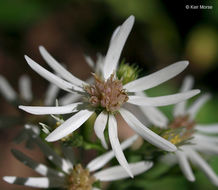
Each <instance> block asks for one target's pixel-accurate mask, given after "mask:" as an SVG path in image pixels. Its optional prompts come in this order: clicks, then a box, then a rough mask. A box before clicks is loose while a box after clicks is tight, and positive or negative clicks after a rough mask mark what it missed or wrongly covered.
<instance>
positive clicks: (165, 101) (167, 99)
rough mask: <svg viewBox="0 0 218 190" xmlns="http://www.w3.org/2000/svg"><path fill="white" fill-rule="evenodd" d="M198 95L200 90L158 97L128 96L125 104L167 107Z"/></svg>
mask: <svg viewBox="0 0 218 190" xmlns="http://www.w3.org/2000/svg"><path fill="white" fill-rule="evenodd" d="M199 93H200V90H191V91H188V92H183V93H177V94H172V95H167V96H159V97H141V96H129V100H128V101H127V102H128V103H131V104H134V105H139V106H167V105H171V104H175V103H178V102H181V101H184V100H186V99H189V98H191V97H193V96H195V95H196V94H199Z"/></svg>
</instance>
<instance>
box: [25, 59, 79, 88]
mask: <svg viewBox="0 0 218 190" xmlns="http://www.w3.org/2000/svg"><path fill="white" fill-rule="evenodd" d="M25 59H26V61H27V63H28V64H29V66H30V67H31V68H32V69H33V70H34V71H36V72H37V73H38V74H39V75H41V76H42V77H43V78H45V79H46V80H48V81H49V82H51V83H53V84H55V85H57V86H58V87H59V88H61V89H63V90H66V91H68V92H72V90H76V91H83V90H82V88H80V87H78V86H75V85H73V84H71V83H69V82H67V81H65V80H63V79H61V78H59V77H58V76H56V75H54V74H53V73H51V72H49V71H47V70H46V69H44V68H43V67H42V66H40V65H39V64H37V63H36V62H35V61H33V60H32V59H31V58H29V57H28V56H26V55H25Z"/></svg>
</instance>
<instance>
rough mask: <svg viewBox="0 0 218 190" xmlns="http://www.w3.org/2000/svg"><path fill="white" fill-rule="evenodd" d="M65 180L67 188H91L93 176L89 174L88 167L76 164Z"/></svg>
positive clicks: (69, 189) (86, 189)
mask: <svg viewBox="0 0 218 190" xmlns="http://www.w3.org/2000/svg"><path fill="white" fill-rule="evenodd" d="M67 181H68V190H92V185H93V183H94V182H95V178H94V177H93V176H91V175H90V172H89V170H88V169H84V168H83V167H82V166H81V164H77V165H75V166H74V168H73V171H72V172H71V174H70V176H69V177H68V179H67Z"/></svg>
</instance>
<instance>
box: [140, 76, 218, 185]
mask: <svg viewBox="0 0 218 190" xmlns="http://www.w3.org/2000/svg"><path fill="white" fill-rule="evenodd" d="M193 81H194V80H193V78H192V77H191V76H188V77H186V78H185V79H184V82H183V85H182V87H181V89H180V91H181V92H184V91H188V90H190V89H191V88H192V86H193ZM209 99H210V95H209V94H203V95H201V96H200V97H199V98H198V99H197V100H196V101H195V102H194V103H193V104H192V105H190V106H189V107H188V108H186V104H187V102H186V101H183V102H181V103H178V104H176V105H175V107H174V111H173V115H174V120H173V121H172V122H169V121H168V119H167V117H166V116H164V114H163V113H161V112H160V111H159V110H157V109H156V108H149V109H147V110H146V108H142V110H144V113H145V115H146V116H147V118H148V119H149V120H150V122H151V123H152V124H154V125H155V126H158V127H161V128H169V129H172V130H177V131H178V130H179V129H181V130H180V132H179V131H178V132H176V134H175V135H173V131H172V133H171V134H169V135H165V137H166V138H167V139H168V140H170V141H171V142H172V143H174V144H180V143H182V142H187V143H185V144H184V145H181V146H179V149H178V150H177V151H176V152H175V154H170V153H169V154H167V155H166V156H165V157H164V158H163V160H164V161H167V160H168V161H169V160H170V162H171V163H172V164H179V166H180V168H181V170H182V172H183V174H184V175H185V177H186V178H187V179H188V180H189V181H195V176H194V174H193V172H192V169H191V166H190V163H189V162H190V161H191V163H192V164H193V165H195V166H197V167H198V168H199V169H200V170H202V171H203V172H204V173H205V174H206V176H207V177H208V178H209V180H210V181H211V182H212V183H213V184H214V185H216V186H218V176H217V175H216V173H215V172H214V171H213V170H212V168H211V167H210V166H209V164H208V163H207V162H206V161H205V160H204V159H203V158H202V156H201V155H200V153H205V154H211V155H217V154H218V149H217V146H218V137H217V136H214V135H217V134H218V123H215V124H208V125H205V124H204V125H202V124H199V123H196V121H195V116H196V114H197V113H198V111H199V110H200V108H201V107H202V106H203V105H204V104H205V103H206V102H207V101H208V100H209ZM150 109H152V110H150ZM168 161H167V163H170V162H168Z"/></svg>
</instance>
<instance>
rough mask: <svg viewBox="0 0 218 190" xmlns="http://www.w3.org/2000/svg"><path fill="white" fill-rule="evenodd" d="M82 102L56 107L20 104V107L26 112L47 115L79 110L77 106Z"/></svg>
mask: <svg viewBox="0 0 218 190" xmlns="http://www.w3.org/2000/svg"><path fill="white" fill-rule="evenodd" d="M79 105H81V103H80V102H79V103H73V104H69V105H67V106H55V107H48V106H47V107H45V106H19V108H20V109H22V110H24V111H25V112H28V113H31V114H35V115H46V114H68V113H73V112H77V111H78V109H77V107H78V106H79Z"/></svg>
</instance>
